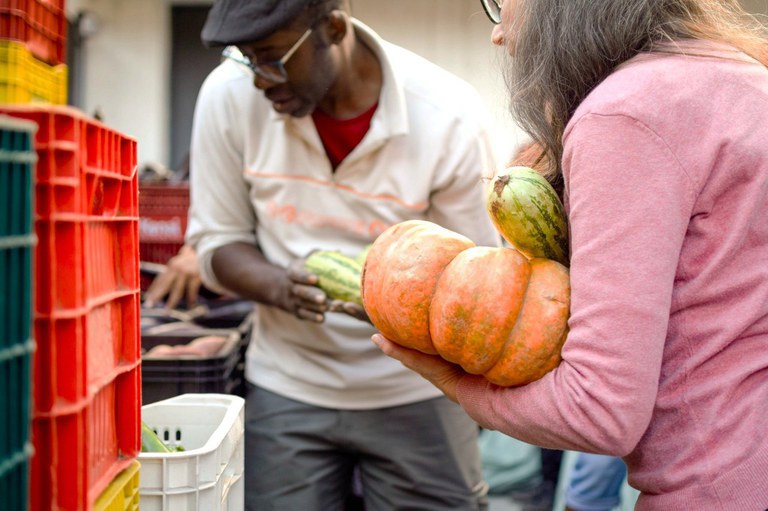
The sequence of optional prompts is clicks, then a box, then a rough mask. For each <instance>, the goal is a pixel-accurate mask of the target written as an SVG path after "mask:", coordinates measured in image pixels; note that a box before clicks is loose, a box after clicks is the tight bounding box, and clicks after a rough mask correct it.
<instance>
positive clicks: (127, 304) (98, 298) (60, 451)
mask: <svg viewBox="0 0 768 511" xmlns="http://www.w3.org/2000/svg"><path fill="white" fill-rule="evenodd" d="M0 112H3V113H6V114H8V115H11V116H14V117H21V118H25V119H30V120H33V121H35V122H36V123H37V124H38V130H37V133H36V140H35V148H36V150H37V156H38V165H37V169H36V181H37V182H36V186H35V231H36V234H37V238H38V244H37V247H36V249H35V258H34V259H35V263H34V270H33V275H34V292H35V304H34V332H35V335H34V336H35V340H36V341H37V349H36V352H35V355H34V368H33V389H34V390H33V425H32V431H33V445H34V449H35V454H34V456H33V457H32V460H31V470H32V479H31V491H30V495H31V496H32V501H31V504H32V507H31V509H32V510H33V511H37V510H41V511H42V510H47V509H77V510H89V509H91V508H92V505H93V503H94V502H95V500H96V498H97V497H98V496H99V495H100V494H101V492H102V491H103V490H104V489H105V488H106V487H107V486H108V485H109V483H110V482H111V481H112V479H113V478H114V477H115V476H116V475H117V474H118V473H119V472H120V471H121V470H123V469H124V468H126V467H127V466H128V465H130V463H131V462H132V460H133V459H135V458H136V457H137V455H138V452H139V448H140V437H139V432H140V406H141V381H140V379H141V374H140V363H141V359H140V350H141V347H140V334H139V324H140V313H139V308H140V303H139V300H140V297H139V259H138V240H139V234H138V224H139V217H138V172H137V165H136V142H135V140H133V139H132V138H130V137H126V136H125V135H122V134H120V133H119V132H117V131H115V130H113V129H110V128H108V127H107V126H105V125H103V124H101V123H100V122H98V121H95V120H93V119H91V118H89V117H87V116H85V115H84V114H82V113H81V112H80V111H79V110H77V109H74V108H70V107H55V106H47V107H42V106H13V105H0Z"/></svg>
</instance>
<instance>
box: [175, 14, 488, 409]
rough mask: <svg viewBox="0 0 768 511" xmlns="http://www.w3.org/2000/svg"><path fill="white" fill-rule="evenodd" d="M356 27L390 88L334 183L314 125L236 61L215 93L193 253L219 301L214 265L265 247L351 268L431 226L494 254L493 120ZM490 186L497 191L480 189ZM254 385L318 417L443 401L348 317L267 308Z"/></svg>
mask: <svg viewBox="0 0 768 511" xmlns="http://www.w3.org/2000/svg"><path fill="white" fill-rule="evenodd" d="M354 27H355V30H356V31H357V33H358V34H359V36H360V37H361V39H362V40H363V41H364V42H365V43H366V44H367V45H368V46H369V47H370V48H371V49H372V50H373V51H374V53H375V54H376V55H377V57H378V58H379V60H380V62H381V66H382V72H383V86H382V91H381V97H380V99H379V105H378V108H377V110H376V113H375V114H374V116H373V118H372V120H371V126H370V129H369V131H368V133H367V134H366V135H365V137H364V138H363V140H362V141H361V142H360V144H359V145H358V146H357V147H356V148H355V149H354V150H353V151H352V152H351V153H350V154H349V155H348V156H347V158H346V159H344V160H343V161H342V162H341V164H340V165H339V166H338V167H337V169H336V171H335V172H333V171H332V168H331V164H330V162H329V160H328V157H327V156H326V153H325V150H324V148H323V145H322V143H321V141H320V138H319V136H318V134H317V131H316V129H315V125H314V123H313V121H312V118H311V116H306V117H303V118H293V117H290V116H286V115H280V114H278V113H276V112H275V111H274V110H273V109H272V105H271V103H270V102H269V101H268V100H267V99H266V98H265V97H264V95H263V93H262V92H261V91H259V90H257V89H256V88H255V87H254V85H253V80H252V74H251V72H250V71H248V70H247V69H245V68H244V67H243V66H241V65H239V64H236V63H234V62H231V61H225V62H223V63H222V64H221V65H220V66H219V67H217V68H216V69H215V70H214V71H213V72H212V73H211V74H210V76H209V77H208V78H207V79H206V81H205V83H204V84H203V87H202V88H201V91H200V95H199V97H198V103H197V107H196V111H195V118H194V126H193V135H192V149H191V153H192V160H191V161H192V170H191V199H192V206H191V208H190V221H189V227H188V229H187V239H188V242H189V243H191V244H192V245H194V246H195V247H196V249H197V252H198V255H199V259H200V264H201V271H202V278H203V281H204V282H205V283H206V284H207V285H208V286H210V287H212V288H214V289H220V290H223V288H222V287H221V285H220V284H219V283H218V282H217V280H216V277H215V275H214V274H213V272H212V270H211V258H212V255H213V252H214V251H215V250H216V249H217V248H219V247H221V246H223V245H227V244H229V243H233V242H245V243H251V244H254V245H258V246H259V247H260V249H261V250H262V252H263V253H264V255H265V256H266V257H267V259H268V260H269V261H271V262H272V263H274V264H276V265H279V266H287V265H288V264H289V262H290V261H291V260H292V259H294V258H297V257H303V256H305V255H306V254H307V253H308V252H310V251H311V250H313V249H333V250H340V251H341V252H344V253H347V254H349V255H355V254H356V253H358V252H359V251H360V250H362V249H363V248H364V247H365V246H366V245H367V244H369V243H371V242H373V240H374V239H375V238H376V236H377V235H378V234H380V233H381V232H382V231H383V230H384V229H386V228H387V227H389V226H391V225H393V224H395V223H398V222H401V221H404V220H408V219H413V218H418V219H425V220H430V221H433V222H435V223H438V224H440V225H442V226H444V227H446V228H448V229H451V230H454V231H457V232H460V233H462V234H464V235H466V236H468V237H469V238H471V239H473V240H474V241H475V242H476V243H477V244H479V245H497V244H498V236H497V234H496V232H495V230H494V228H493V226H492V224H491V222H490V220H489V218H488V215H487V213H486V211H485V206H484V200H485V188H486V186H487V184H488V183H489V180H490V178H491V177H492V176H493V173H494V170H495V169H494V161H493V153H492V150H491V145H490V138H489V136H488V133H487V131H486V130H487V126H488V123H487V122H486V121H487V119H486V107H485V105H484V104H483V102H482V101H481V99H480V97H479V95H478V93H477V92H476V90H475V89H473V88H472V87H471V86H470V85H469V84H467V83H466V82H464V81H462V80H460V79H459V78H457V77H455V76H454V75H452V74H450V73H448V72H446V71H445V70H443V69H441V68H439V67H437V66H436V65H434V64H432V63H430V62H428V61H427V60H425V59H423V58H421V57H419V56H417V55H415V54H413V53H411V52H409V51H407V50H405V49H403V48H400V47H397V46H395V45H393V44H390V43H387V42H385V41H383V40H382V39H381V38H380V37H378V35H376V34H375V33H374V32H373V31H372V30H371V29H370V28H368V27H366V26H365V25H363V24H362V23H360V22H359V21H357V20H355V21H354ZM483 178H488V179H483ZM256 308H257V315H258V326H257V328H256V329H255V330H254V334H253V339H252V341H251V344H250V347H249V350H248V354H247V366H246V378H247V379H248V380H249V381H250V382H252V383H254V384H256V385H258V386H261V387H264V388H266V389H268V390H270V391H272V392H275V393H277V394H280V395H283V396H285V397H288V398H291V399H296V400H299V401H302V402H306V403H309V404H312V405H316V406H323V407H330V408H339V409H370V408H380V407H387V406H396V405H402V404H407V403H412V402H416V401H420V400H424V399H429V398H432V397H435V396H438V395H440V391H439V390H437V389H436V388H435V387H434V386H432V385H431V384H430V383H428V382H427V381H426V380H424V379H422V378H421V377H420V376H418V375H417V374H416V373H414V372H412V371H410V370H408V369H406V368H405V367H403V366H402V365H401V364H400V363H399V362H397V361H395V360H393V359H391V358H389V357H387V356H386V355H383V354H382V353H381V351H380V350H379V349H378V348H377V347H376V346H375V345H374V344H373V343H372V342H371V341H370V337H371V335H372V334H373V333H374V332H375V330H374V328H373V327H372V326H371V325H369V324H367V323H364V322H361V321H358V320H355V319H353V318H351V317H349V316H346V315H343V314H336V313H330V314H327V315H326V321H325V322H324V323H323V324H315V323H311V322H307V321H301V320H299V319H297V318H296V317H295V316H293V315H292V314H289V313H287V312H284V311H282V310H279V309H277V308H275V307H271V306H265V305H257V306H256Z"/></svg>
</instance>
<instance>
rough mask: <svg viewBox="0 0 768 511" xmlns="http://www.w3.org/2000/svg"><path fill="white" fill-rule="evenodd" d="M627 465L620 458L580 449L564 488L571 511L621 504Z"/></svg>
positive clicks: (592, 510)
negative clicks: (589, 452)
mask: <svg viewBox="0 0 768 511" xmlns="http://www.w3.org/2000/svg"><path fill="white" fill-rule="evenodd" d="M626 476H627V466H626V465H625V464H624V461H622V459H621V458H615V457H613V456H604V455H601V454H588V453H583V452H580V453H578V456H577V458H576V464H575V465H574V467H573V471H572V472H571V478H570V480H569V481H568V487H567V489H566V491H565V503H566V505H567V506H568V507H570V508H571V509H573V510H575V511H609V510H611V509H613V508H614V507H617V506H618V505H619V504H621V486H622V484H623V483H624V479H625V478H626Z"/></svg>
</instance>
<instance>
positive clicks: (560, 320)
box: [361, 221, 570, 386]
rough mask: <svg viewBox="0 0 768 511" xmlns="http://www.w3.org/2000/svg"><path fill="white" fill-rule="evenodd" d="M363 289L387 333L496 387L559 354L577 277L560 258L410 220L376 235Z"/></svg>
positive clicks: (552, 363) (519, 381)
mask: <svg viewBox="0 0 768 511" xmlns="http://www.w3.org/2000/svg"><path fill="white" fill-rule="evenodd" d="M361 287H362V296H363V305H364V307H365V310H366V312H367V313H368V316H369V318H370V319H371V321H372V322H373V324H374V325H375V326H376V327H377V328H378V329H379V330H380V331H381V333H382V334H383V335H384V336H385V337H387V338H389V339H390V340H392V341H394V342H396V343H398V344H400V345H402V346H406V347H409V348H413V349H417V350H419V351H422V352H424V353H430V354H439V355H440V356H441V357H443V358H444V359H446V360H448V361H450V362H453V363H456V364H459V365H460V366H461V367H462V368H463V369H464V370H465V371H467V372H469V373H472V374H482V375H484V376H485V378H486V379H488V380H489V381H490V382H492V383H495V384H497V385H501V386H513V385H523V384H525V383H529V382H531V381H534V380H537V379H539V378H541V377H542V376H543V375H544V374H546V373H547V372H549V371H551V370H552V369H554V368H555V367H556V366H557V364H558V363H559V362H560V349H561V347H562V344H563V342H564V341H565V337H566V335H567V321H568V314H569V307H570V284H569V277H568V270H567V268H566V267H565V266H563V265H562V264H560V263H558V262H556V261H552V260H549V259H536V258H534V259H528V258H527V257H526V256H524V255H523V254H522V253H521V252H518V251H517V250H515V249H513V248H496V247H476V246H474V244H473V243H472V242H471V241H469V240H468V239H467V238H464V237H463V236H461V235H459V234H457V233H454V232H452V231H450V230H447V229H444V228H442V227H439V226H437V225H435V224H431V223H429V222H423V221H408V222H403V223H401V224H397V225H395V226H393V227H391V228H390V229H388V230H387V231H385V232H384V233H383V234H382V235H381V236H380V237H379V238H378V239H377V240H376V241H375V242H374V243H373V246H372V247H371V250H370V252H369V254H368V258H367V259H366V263H365V268H364V270H363V278H362V284H361Z"/></svg>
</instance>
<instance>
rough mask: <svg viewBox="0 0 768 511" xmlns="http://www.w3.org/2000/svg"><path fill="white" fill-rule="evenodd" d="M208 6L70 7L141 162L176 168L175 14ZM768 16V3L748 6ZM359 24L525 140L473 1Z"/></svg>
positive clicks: (127, 1) (431, 0)
mask: <svg viewBox="0 0 768 511" xmlns="http://www.w3.org/2000/svg"><path fill="white" fill-rule="evenodd" d="M209 3H210V1H208V0H67V4H66V5H67V12H68V14H69V15H70V16H71V17H74V16H75V15H76V13H79V12H83V11H87V12H89V13H91V15H92V19H93V20H95V32H94V33H93V34H92V35H91V36H89V37H88V38H87V40H86V41H85V42H84V61H85V64H84V83H83V87H84V90H83V94H82V97H83V98H84V99H83V104H81V105H78V106H80V107H81V108H83V110H85V111H86V112H93V111H95V110H97V109H98V110H99V111H100V112H101V113H102V114H103V116H104V120H105V122H106V123H107V124H108V125H110V126H113V127H114V128H116V129H118V130H120V131H123V132H124V133H127V134H129V135H131V136H134V137H135V138H137V139H138V142H139V144H138V146H139V162H140V164H143V163H147V162H157V163H161V164H164V165H168V164H169V162H168V159H169V156H170V151H169V140H170V135H169V130H170V121H169V112H170V101H169V94H170V93H169V90H170V86H169V83H170V8H171V6H172V5H173V4H187V5H188V4H209ZM743 3H744V5H745V7H747V9H748V10H750V11H751V12H754V13H763V14H765V13H768V5H767V4H768V0H743ZM352 5H353V11H354V14H355V16H356V17H358V18H359V19H361V20H362V21H363V22H365V23H367V24H368V25H370V26H371V27H372V28H374V29H375V30H377V31H378V32H379V33H380V34H381V35H382V36H384V37H385V38H388V39H390V40H391V41H393V42H396V43H398V44H400V45H403V46H405V47H408V48H410V49H412V50H414V51H415V52H417V53H419V54H421V55H423V56H425V57H427V58H429V59H431V60H433V61H434V62H436V63H438V64H440V65H442V66H443V67H445V68H447V69H449V70H451V71H453V72H454V73H456V74H458V75H459V76H462V77H463V78H465V79H466V80H467V81H469V82H470V83H472V84H473V85H475V87H477V89H478V90H479V91H480V92H481V94H483V96H484V97H485V98H486V99H487V102H488V105H489V110H490V111H491V112H492V121H493V126H494V134H495V145H496V148H497V151H498V154H499V156H500V158H505V157H506V156H507V155H508V154H509V153H510V152H511V151H512V150H513V148H514V147H515V146H516V145H517V143H519V141H520V140H521V135H520V132H519V130H517V129H516V127H515V126H514V123H512V121H511V119H510V116H509V114H508V113H507V106H506V93H505V87H504V84H503V80H502V77H501V75H500V72H499V67H500V60H499V57H500V52H501V51H502V50H499V49H498V48H494V47H493V46H492V45H491V44H490V32H491V24H490V22H489V21H488V20H487V18H486V17H485V14H484V13H483V11H482V8H481V7H480V3H479V2H477V1H471V0H352Z"/></svg>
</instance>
